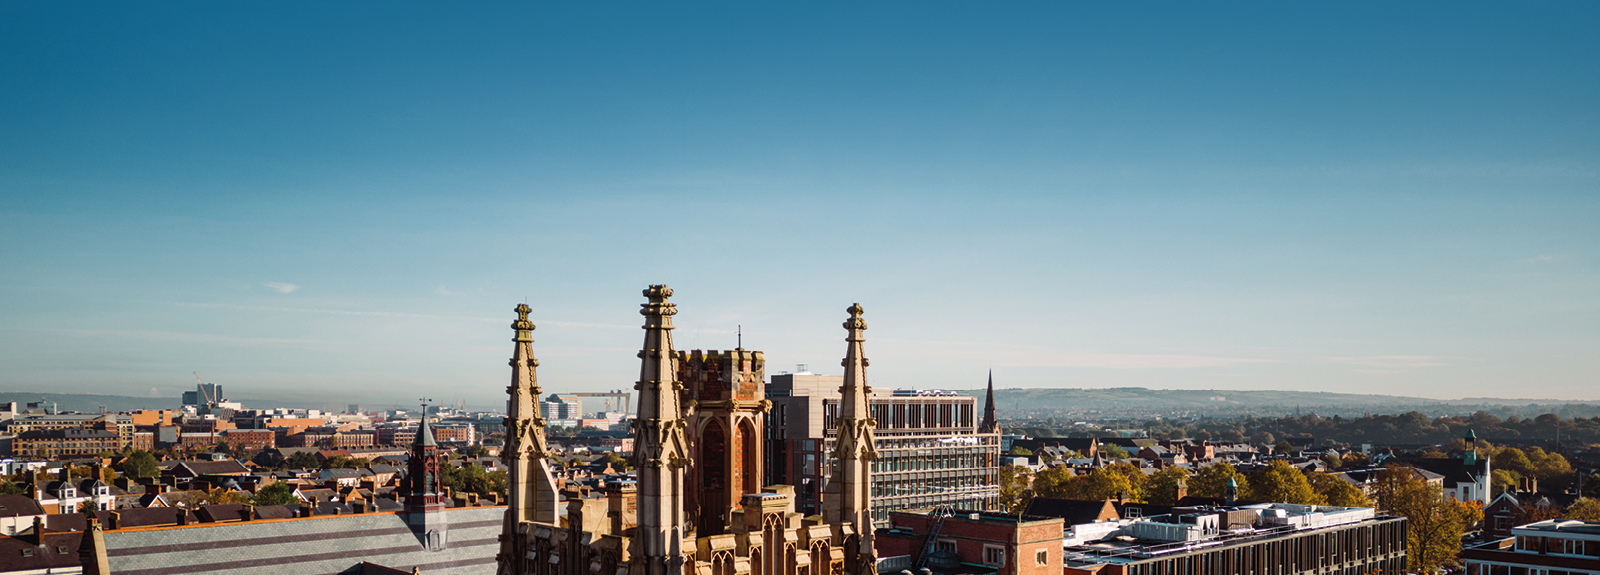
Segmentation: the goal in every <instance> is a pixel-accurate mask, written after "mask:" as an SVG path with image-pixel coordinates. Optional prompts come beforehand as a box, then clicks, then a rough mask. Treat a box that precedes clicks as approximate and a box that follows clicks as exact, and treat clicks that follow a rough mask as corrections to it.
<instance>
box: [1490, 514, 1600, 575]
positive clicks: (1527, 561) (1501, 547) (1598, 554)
mask: <svg viewBox="0 0 1600 575" xmlns="http://www.w3.org/2000/svg"><path fill="white" fill-rule="evenodd" d="M1461 559H1462V561H1463V562H1464V563H1465V564H1466V574H1467V575H1514V574H1515V575H1536V574H1549V575H1556V574H1561V573H1566V574H1571V575H1588V574H1591V573H1600V523H1596V522H1592V521H1571V520H1563V519H1547V520H1544V521H1540V522H1537V523H1529V524H1527V525H1522V526H1518V527H1513V528H1511V537H1507V538H1505V539H1500V540H1497V541H1492V542H1490V543H1487V544H1483V545H1479V546H1476V547H1468V548H1466V549H1463V550H1461Z"/></svg>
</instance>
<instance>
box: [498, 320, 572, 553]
mask: <svg viewBox="0 0 1600 575" xmlns="http://www.w3.org/2000/svg"><path fill="white" fill-rule="evenodd" d="M515 311H516V312H517V320H516V321H513V322H511V329H512V331H514V332H515V333H516V335H515V336H513V337H512V338H511V341H512V343H514V344H515V347H514V348H513V349H512V352H511V362H510V365H511V385H509V386H507V387H506V393H507V394H508V395H509V396H510V397H509V398H508V399H507V401H506V416H507V417H506V419H505V428H506V444H505V447H504V448H502V449H501V452H500V460H501V461H504V462H505V464H506V469H507V477H506V495H507V497H506V520H505V528H504V531H503V533H507V534H510V535H507V536H506V537H503V538H502V541H501V542H500V557H499V559H500V572H501V573H515V572H517V570H516V568H515V567H516V563H517V562H519V561H521V557H523V556H524V555H525V553H524V552H522V551H521V550H519V549H518V548H517V546H518V545H519V544H520V543H521V540H522V538H520V537H513V536H511V535H514V534H516V533H517V526H518V525H520V524H522V523H523V522H525V521H535V522H539V523H548V524H555V523H557V521H558V520H557V519H556V506H557V505H558V504H559V496H558V495H557V489H556V482H555V477H554V476H553V475H552V474H551V468H550V461H549V460H548V459H546V455H548V454H549V445H548V444H547V443H546V442H545V437H544V417H543V416H541V415H540V413H539V409H538V407H539V395H540V394H542V393H543V390H542V389H539V369H538V368H539V360H537V359H534V357H533V330H534V325H533V322H531V321H528V313H529V312H531V311H533V310H532V309H530V308H529V307H528V304H519V305H518V306H517V307H516V310H515Z"/></svg>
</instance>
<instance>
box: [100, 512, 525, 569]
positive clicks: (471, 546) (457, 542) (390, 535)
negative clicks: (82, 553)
mask: <svg viewBox="0 0 1600 575" xmlns="http://www.w3.org/2000/svg"><path fill="white" fill-rule="evenodd" d="M505 509H506V508H505V507H469V508H463V509H452V510H448V511H442V512H441V513H444V514H445V518H446V519H447V521H448V522H449V528H448V535H447V537H446V541H447V545H446V548H445V549H444V550H443V551H437V552H427V551H425V550H424V548H423V546H422V544H421V542H420V540H419V538H418V536H417V535H416V534H415V533H413V532H412V530H411V528H410V527H409V526H407V524H406V516H405V515H403V514H396V513H367V514H361V515H339V516H316V517H306V518H299V519H289V520H283V521H252V522H245V523H223V524H195V525H190V526H187V527H180V528H171V529H144V530H131V531H129V530H111V531H106V532H105V539H106V549H107V555H108V556H109V559H110V563H111V570H112V572H114V573H116V574H117V575H183V574H188V573H210V572H216V571H227V572H228V573H232V574H236V575H300V574H306V575H310V574H317V575H322V574H327V573H340V572H346V571H347V570H351V569H353V568H354V569H359V568H360V566H361V565H362V563H368V562H370V563H372V564H375V565H381V566H385V567H388V568H390V569H395V570H399V571H401V572H410V570H411V569H412V568H413V567H418V568H420V569H421V571H422V572H423V573H455V574H459V575H477V574H482V575H492V574H493V573H494V572H495V554H496V553H498V552H499V542H498V537H499V535H500V529H501V526H502V524H503V522H504V520H505ZM74 549H75V548H74ZM291 550H292V551H291ZM73 559H74V561H76V559H77V558H76V556H74V557H73ZM357 572H359V571H357Z"/></svg>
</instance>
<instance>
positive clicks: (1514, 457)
mask: <svg viewBox="0 0 1600 575" xmlns="http://www.w3.org/2000/svg"><path fill="white" fill-rule="evenodd" d="M1491 464H1492V467H1493V468H1494V469H1504V470H1506V471H1514V472H1516V473H1517V475H1519V476H1527V475H1529V474H1531V473H1533V463H1532V462H1530V461H1528V456H1527V454H1525V453H1523V452H1522V450H1521V449H1517V448H1515V447H1502V448H1500V451H1498V452H1496V453H1495V454H1494V457H1493V458H1492V459H1491Z"/></svg>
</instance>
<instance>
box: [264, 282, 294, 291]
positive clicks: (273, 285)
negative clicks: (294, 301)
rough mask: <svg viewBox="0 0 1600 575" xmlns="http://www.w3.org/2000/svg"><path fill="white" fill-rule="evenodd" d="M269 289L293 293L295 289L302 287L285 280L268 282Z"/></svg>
mask: <svg viewBox="0 0 1600 575" xmlns="http://www.w3.org/2000/svg"><path fill="white" fill-rule="evenodd" d="M267 289H270V290H272V291H275V292H278V293H292V292H294V291H295V290H298V289H300V286H297V285H295V284H291V283H283V282H267Z"/></svg>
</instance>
